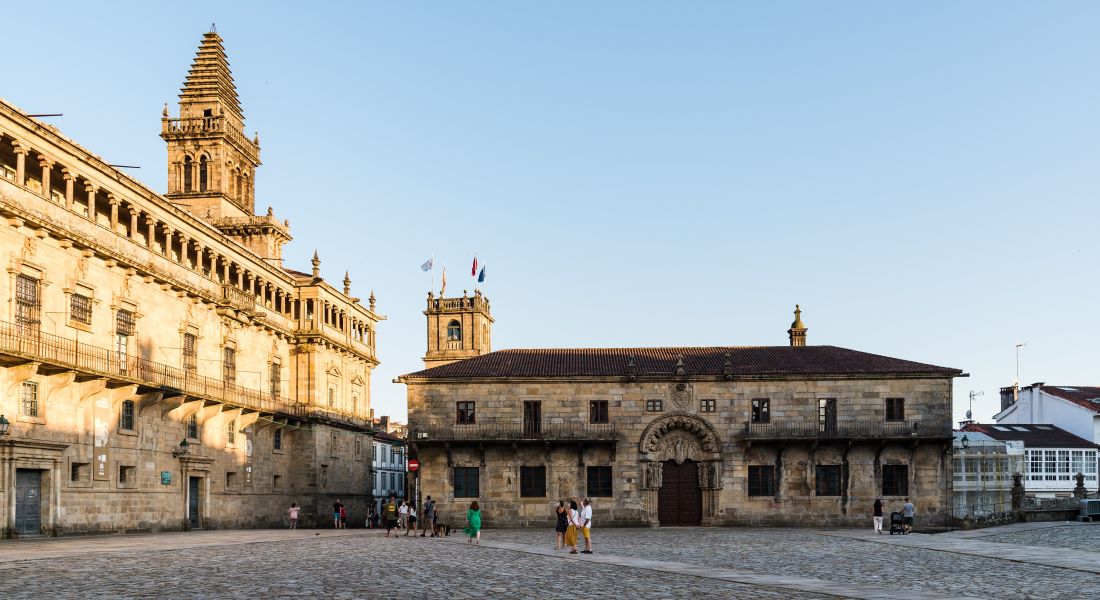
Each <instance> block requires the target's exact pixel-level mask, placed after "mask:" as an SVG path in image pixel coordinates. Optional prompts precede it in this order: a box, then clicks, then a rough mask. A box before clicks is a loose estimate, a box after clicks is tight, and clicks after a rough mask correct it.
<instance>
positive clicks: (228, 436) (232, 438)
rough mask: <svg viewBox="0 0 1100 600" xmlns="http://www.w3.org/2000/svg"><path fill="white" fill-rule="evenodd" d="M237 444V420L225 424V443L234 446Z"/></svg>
mask: <svg viewBox="0 0 1100 600" xmlns="http://www.w3.org/2000/svg"><path fill="white" fill-rule="evenodd" d="M236 442H237V420H236V419H233V420H232V421H230V422H228V423H226V424H225V443H227V444H235V443H236Z"/></svg>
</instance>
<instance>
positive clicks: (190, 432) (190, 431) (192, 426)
mask: <svg viewBox="0 0 1100 600" xmlns="http://www.w3.org/2000/svg"><path fill="white" fill-rule="evenodd" d="M187 437H189V438H191V439H198V437H199V417H198V415H191V416H190V417H188V418H187Z"/></svg>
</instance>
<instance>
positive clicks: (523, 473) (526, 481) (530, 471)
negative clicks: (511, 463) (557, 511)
mask: <svg viewBox="0 0 1100 600" xmlns="http://www.w3.org/2000/svg"><path fill="white" fill-rule="evenodd" d="M519 495H520V497H522V498H545V497H546V467H544V466H538V467H520V468H519Z"/></svg>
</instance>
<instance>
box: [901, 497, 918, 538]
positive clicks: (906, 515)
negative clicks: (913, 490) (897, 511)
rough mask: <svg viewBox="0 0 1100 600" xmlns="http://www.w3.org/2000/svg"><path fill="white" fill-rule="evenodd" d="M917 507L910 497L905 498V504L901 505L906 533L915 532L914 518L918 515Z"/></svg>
mask: <svg viewBox="0 0 1100 600" xmlns="http://www.w3.org/2000/svg"><path fill="white" fill-rule="evenodd" d="M916 512H917V509H916V507H914V506H913V503H912V502H910V501H909V498H906V499H905V504H904V505H902V507H901V516H902V518H903V519H905V533H906V535H908V534H910V533H913V518H914V516H915V515H916Z"/></svg>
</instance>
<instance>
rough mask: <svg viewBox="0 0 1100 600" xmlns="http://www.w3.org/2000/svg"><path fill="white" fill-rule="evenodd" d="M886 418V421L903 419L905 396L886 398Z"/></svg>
mask: <svg viewBox="0 0 1100 600" xmlns="http://www.w3.org/2000/svg"><path fill="white" fill-rule="evenodd" d="M886 420H887V421H904V420H905V398H887V399H886Z"/></svg>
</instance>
